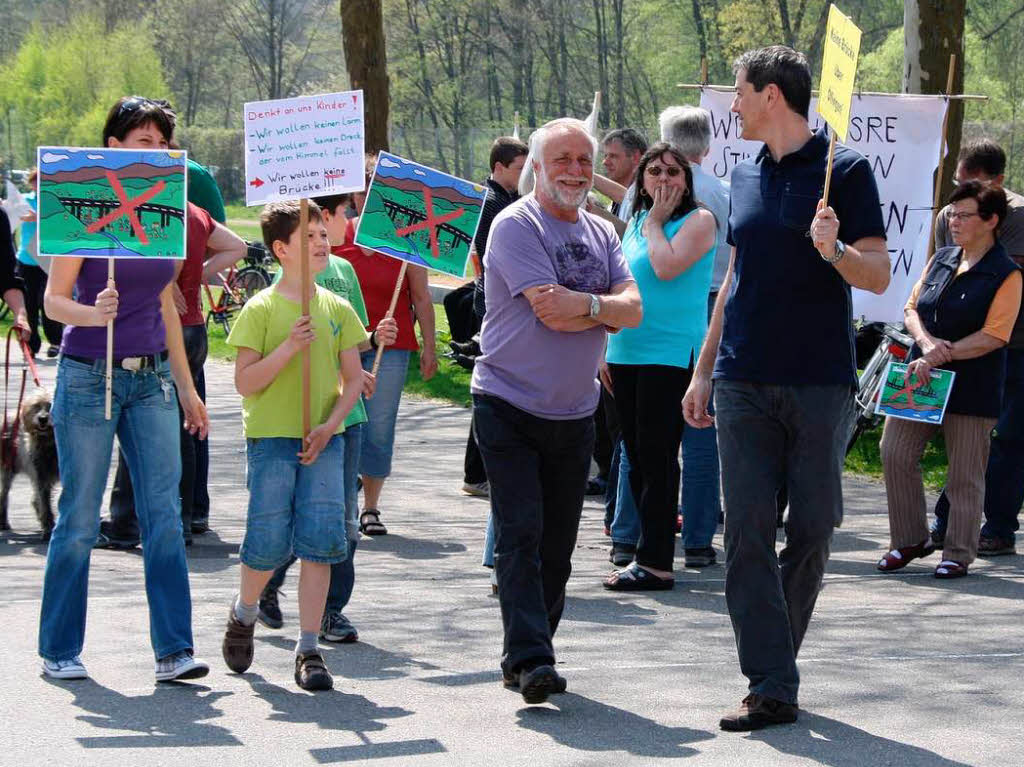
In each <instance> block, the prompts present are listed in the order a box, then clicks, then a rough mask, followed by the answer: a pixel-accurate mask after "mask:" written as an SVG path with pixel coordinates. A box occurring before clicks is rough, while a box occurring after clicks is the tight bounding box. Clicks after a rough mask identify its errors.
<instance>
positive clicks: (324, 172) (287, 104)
mask: <svg viewBox="0 0 1024 767" xmlns="http://www.w3.org/2000/svg"><path fill="white" fill-rule="evenodd" d="M242 118H243V120H242V123H243V127H244V129H245V204H246V205H262V204H263V203H266V202H281V201H285V200H301V199H302V198H303V197H318V196H321V195H327V194H342V193H344V192H359V191H362V190H363V189H364V188H365V186H366V176H365V173H364V170H363V167H364V166H363V136H364V133H363V128H364V122H363V92H362V91H347V92H344V93H328V94H324V95H320V96H299V97H298V98H292V99H277V100H274V101H251V102H249V103H247V104H246V105H245V107H244V109H243V113H242Z"/></svg>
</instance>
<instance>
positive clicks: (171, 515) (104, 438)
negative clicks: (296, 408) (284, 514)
mask: <svg viewBox="0 0 1024 767" xmlns="http://www.w3.org/2000/svg"><path fill="white" fill-rule="evenodd" d="M173 129H174V126H173V123H172V121H171V119H170V118H169V117H168V115H167V114H166V113H165V111H164V108H163V106H162V105H161V104H160V103H158V102H153V101H150V100H149V99H143V98H140V97H138V96H133V97H130V98H122V99H120V100H119V101H118V102H117V103H116V104H114V107H113V108H112V109H111V110H110V113H109V115H108V116H107V122H106V125H105V127H104V130H103V143H104V146H107V147H111V148H122V149H166V148H167V146H168V142H169V141H170V139H171V134H172V132H173ZM183 223H184V222H183ZM180 266H181V262H180V261H179V262H176V261H173V260H168V259H151V258H145V259H143V258H139V259H121V258H119V259H118V260H117V264H116V269H115V280H116V287H115V286H114V285H108V284H107V260H106V259H104V258H79V257H75V256H68V257H62V258H55V259H53V263H52V265H51V269H50V278H49V283H48V285H47V288H46V295H45V306H46V312H47V314H48V315H49V316H51V317H53V318H54V319H55V320H57V321H59V322H63V323H65V324H66V325H67V327H66V328H65V331H64V339H63V345H62V349H61V358H60V362H59V364H58V368H57V384H56V390H55V392H54V397H53V424H54V435H55V437H56V441H57V454H58V458H59V461H60V466H61V479H62V481H63V487H62V490H61V495H60V500H59V502H58V508H59V512H60V513H59V517H58V519H57V525H56V527H55V528H54V531H53V538H52V539H51V541H50V547H49V551H48V552H47V558H46V572H45V575H44V578H43V604H42V609H41V613H40V618H39V654H40V656H42V658H43V673H44V674H45V675H47V676H49V677H53V678H58V679H83V678H86V677H87V676H88V674H87V672H86V670H85V666H84V665H82V661H81V659H80V657H79V656H80V654H81V652H82V647H83V644H84V640H85V618H86V602H87V588H88V580H89V559H90V554H91V552H92V547H93V543H94V542H95V541H96V536H97V533H98V532H99V516H100V503H101V502H102V500H103V491H104V488H105V486H106V482H107V475H108V473H109V470H110V455H111V450H112V448H113V442H114V435H115V434H116V435H117V437H118V440H119V442H120V443H121V447H122V450H123V452H124V455H125V457H126V459H127V462H128V468H129V471H130V473H131V478H132V483H133V485H134V487H135V488H136V490H137V494H136V498H135V502H136V511H137V513H138V516H139V523H140V527H141V531H142V542H143V563H144V569H145V578H146V597H147V599H148V601H149V628H150V640H151V642H152V645H153V651H154V655H155V657H156V679H157V681H160V682H163V681H173V680H184V679H197V678H199V677H202V676H205V675H206V674H207V673H208V671H209V667H208V666H207V665H206V664H205V663H203V662H201V661H198V660H196V659H195V658H194V657H193V654H192V603H191V597H190V594H189V583H188V567H187V564H186V560H185V544H184V541H183V539H182V531H181V517H180V511H179V508H180V507H179V503H180V499H179V492H178V482H179V478H180V475H181V455H180V450H179V430H180V422H179V417H178V402H180V404H181V408H182V410H183V412H184V414H185V418H184V422H185V428H187V429H188V430H189V431H190V432H193V433H198V434H199V435H200V436H205V435H206V432H207V430H208V428H209V418H208V417H207V414H206V408H205V407H204V406H203V403H202V401H201V400H200V399H199V395H198V394H197V393H196V390H195V386H194V385H193V383H192V376H191V374H190V373H189V367H188V359H187V358H186V355H185V348H184V344H183V343H182V331H181V323H180V321H179V319H178V312H177V309H176V308H175V304H174V297H173V292H172V291H173V283H174V278H175V276H176V272H177V270H178V269H180ZM75 296H77V298H76V297H75ZM109 321H113V325H114V366H113V393H112V404H111V413H112V417H111V419H110V420H107V419H106V418H105V414H104V410H105V407H104V401H105V389H106V386H105V374H106V339H107V323H108V322H109ZM176 399H177V400H178V402H176V401H175V400H176Z"/></svg>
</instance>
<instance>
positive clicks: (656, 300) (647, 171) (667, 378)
mask: <svg viewBox="0 0 1024 767" xmlns="http://www.w3.org/2000/svg"><path fill="white" fill-rule="evenodd" d="M634 183H635V184H636V187H635V195H634V197H635V199H636V201H637V202H636V209H635V212H634V214H633V216H632V218H631V219H630V221H629V224H628V226H627V227H626V233H625V235H624V237H623V239H622V252H623V254H624V255H625V256H626V259H627V260H628V261H629V268H630V270H631V271H632V272H633V277H634V279H635V280H636V282H637V285H638V286H639V288H640V296H641V298H642V299H643V307H644V316H643V320H642V321H641V323H640V326H639V327H637V328H633V329H629V328H626V329H624V330H622V331H621V332H619V333H617V334H615V335H611V336H609V338H608V350H607V352H606V354H605V360H606V362H607V374H605V371H604V370H602V379H603V380H604V381H605V385H606V386H608V388H609V390H610V391H611V392H612V395H613V396H614V398H615V406H616V408H617V409H618V413H619V421H620V423H621V426H622V440H623V444H624V446H625V450H626V457H627V459H628V461H629V465H630V472H629V482H630V487H631V488H632V491H633V497H634V498H635V499H636V502H637V508H638V510H639V513H640V538H639V541H638V542H637V548H636V556H635V559H634V561H633V562H632V563H631V564H630V565H629V566H628V567H626V568H625V569H623V570H619V571H617V572H614V573H612V574H611V575H610V576H609V577H608V579H607V580H605V582H604V586H605V588H607V589H611V590H613V591H647V590H655V589H670V588H672V586H673V583H674V579H673V575H672V560H673V555H674V552H675V533H676V504H677V501H678V498H679V459H678V454H679V443H680V440H681V438H682V434H683V413H682V410H681V408H680V406H679V403H680V401H681V400H682V398H683V394H685V393H686V387H687V386H688V385H689V383H690V375H691V373H692V370H693V363H694V360H695V359H696V358H697V355H699V354H700V347H701V344H702V343H703V341H704V335H705V333H706V332H707V311H708V309H707V300H708V291H709V290H710V288H711V271H712V267H713V265H714V256H715V246H716V236H717V230H716V227H715V217H714V215H713V214H712V213H711V211H709V210H707V209H706V208H703V207H701V205H700V203H699V202H698V201H697V200H696V199H694V195H693V172H692V171H691V170H690V165H689V163H688V162H687V161H686V158H685V157H683V155H682V154H681V153H680V152H679V151H678V150H677V149H675V148H674V147H673V146H672V145H670V144H668V143H666V142H659V143H657V144H655V145H654V146H652V147H651V148H650V149H648V151H647V153H646V154H644V156H643V158H642V159H641V160H640V165H639V167H638V168H637V175H636V181H635V182H634Z"/></svg>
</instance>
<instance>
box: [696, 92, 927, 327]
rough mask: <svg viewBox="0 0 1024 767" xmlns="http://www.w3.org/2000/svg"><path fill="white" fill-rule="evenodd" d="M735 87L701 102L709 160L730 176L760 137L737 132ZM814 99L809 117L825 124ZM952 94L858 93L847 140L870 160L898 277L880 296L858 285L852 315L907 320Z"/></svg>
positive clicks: (712, 168) (708, 165) (711, 167)
mask: <svg viewBox="0 0 1024 767" xmlns="http://www.w3.org/2000/svg"><path fill="white" fill-rule="evenodd" d="M732 100H733V94H732V93H725V92H720V91H712V90H709V89H704V90H703V91H702V92H701V98H700V105H701V106H702V107H704V108H705V109H707V110H708V111H709V112H711V125H712V138H711V152H710V153H709V154H708V156H707V157H706V158H705V160H704V162H703V167H704V169H705V170H706V171H708V172H709V173H714V174H715V176H717V177H718V178H724V179H726V180H728V178H729V175H730V174H731V173H732V169H733V168H734V167H735V166H736V164H737V163H739V162H742V161H743V160H745V159H746V158H748V157H752V156H755V155H756V154H757V153H758V152H759V151H761V146H762V144H761V142H760V141H746V140H744V139H742V138H739V133H740V131H739V117H738V116H737V115H735V114H733V113H732V112H730V111H729V106H730V105H731V104H732ZM816 106H817V104H816V103H815V100H814V99H812V101H811V124H812V127H813V128H815V129H817V128H818V127H819V126H820V125H821V124H822V119H821V117H820V115H818V114H817V112H816V111H815V108H816ZM945 112H946V101H945V100H944V99H939V98H929V97H920V96H910V95H906V96H904V95H900V96H854V100H853V110H852V114H851V117H850V130H849V135H848V137H847V138H848V140H847V142H846V146H848V147H850V148H851V149H855V150H857V151H858V152H860V153H861V154H863V155H864V156H865V157H866V158H867V159H868V161H869V162H870V163H871V167H872V169H873V170H874V172H875V180H876V181H877V183H878V193H879V197H880V198H881V201H882V216H883V218H884V220H885V227H886V239H887V240H888V248H889V258H890V261H891V263H892V280H891V282H890V283H889V288H888V290H886V291H885V293H883V294H882V295H880V296H877V295H875V294H873V293H869V292H867V291H864V290H856V289H855V290H854V291H853V316H854V318H861V317H863V318H864V319H866V320H869V321H872V322H902V321H903V306H904V304H906V302H907V298H909V296H910V291H911V290H912V289H913V287H914V283H916V282H917V280H918V278H920V276H921V274H922V272H923V271H924V267H925V259H926V257H927V251H928V228H929V226H930V225H931V207H932V194H933V192H932V177H933V174H934V173H935V167H936V165H938V160H939V142H940V141H941V138H942V120H943V118H944V116H945Z"/></svg>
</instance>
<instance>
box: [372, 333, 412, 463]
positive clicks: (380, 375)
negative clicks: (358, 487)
mask: <svg viewBox="0 0 1024 767" xmlns="http://www.w3.org/2000/svg"><path fill="white" fill-rule="evenodd" d="M376 355H377V352H376V351H374V350H372V349H371V350H370V351H366V352H363V354H362V361H363V370H372V369H373V360H374V358H375V357H376ZM409 356H410V352H409V351H406V350H403V349H386V350H385V351H384V354H383V355H381V358H380V367H379V368H378V369H377V389H376V391H375V392H374V394H373V397H372V398H370V399H368V400H366V416H367V418H368V419H369V422H368V423H367V424H366V431H365V432H364V433H363V452H362V455H361V456H360V458H359V473H360V474H365V475H366V476H367V477H374V478H375V479H384V478H385V477H388V476H390V475H391V454H392V451H393V450H394V447H395V420H396V419H397V418H398V403H399V402H401V400H402V389H403V388H404V387H405V376H406V373H407V372H408V371H409Z"/></svg>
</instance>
